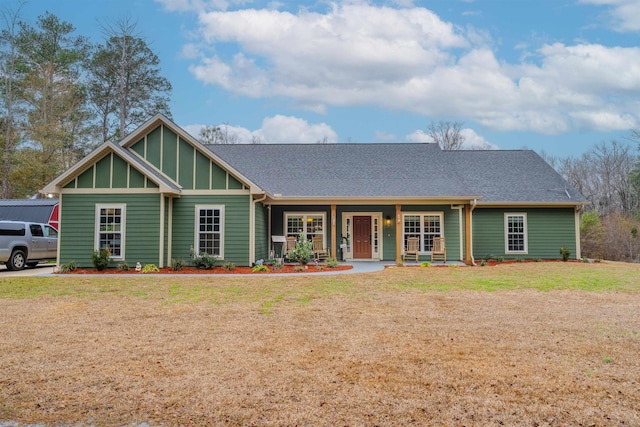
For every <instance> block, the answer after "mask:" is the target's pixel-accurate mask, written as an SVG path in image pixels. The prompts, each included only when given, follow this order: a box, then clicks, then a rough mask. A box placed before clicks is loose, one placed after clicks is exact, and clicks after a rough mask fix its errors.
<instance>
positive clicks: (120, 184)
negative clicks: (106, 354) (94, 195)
mask: <svg viewBox="0 0 640 427" xmlns="http://www.w3.org/2000/svg"><path fill="white" fill-rule="evenodd" d="M128 170H129V163H127V162H125V161H124V160H123V159H122V158H121V157H120V156H113V179H112V184H111V186H112V188H127V187H128V185H127V177H128V176H129V173H128Z"/></svg>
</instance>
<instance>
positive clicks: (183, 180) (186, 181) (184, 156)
mask: <svg viewBox="0 0 640 427" xmlns="http://www.w3.org/2000/svg"><path fill="white" fill-rule="evenodd" d="M193 152H194V148H193V147H192V146H191V145H190V144H189V143H188V142H186V141H184V140H183V139H181V140H180V152H179V157H180V171H179V176H178V184H180V185H182V188H184V189H185V190H192V189H193Z"/></svg>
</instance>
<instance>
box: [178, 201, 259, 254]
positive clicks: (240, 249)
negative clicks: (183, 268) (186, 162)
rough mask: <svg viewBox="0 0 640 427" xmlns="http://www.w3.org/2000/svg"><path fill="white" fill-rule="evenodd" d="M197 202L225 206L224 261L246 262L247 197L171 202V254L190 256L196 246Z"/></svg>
mask: <svg viewBox="0 0 640 427" xmlns="http://www.w3.org/2000/svg"><path fill="white" fill-rule="evenodd" d="M196 205H223V206H224V260H220V261H229V262H232V263H234V264H236V265H249V208H250V199H249V196H248V195H246V196H244V195H243V196H182V197H181V198H179V199H175V200H174V204H173V247H172V253H171V257H172V258H174V259H183V260H189V259H190V251H191V248H192V247H194V245H195V218H196V211H195V206H196Z"/></svg>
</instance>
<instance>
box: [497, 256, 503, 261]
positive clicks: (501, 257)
mask: <svg viewBox="0 0 640 427" xmlns="http://www.w3.org/2000/svg"><path fill="white" fill-rule="evenodd" d="M496 261H498V262H504V257H503V256H499V257H498V258H496Z"/></svg>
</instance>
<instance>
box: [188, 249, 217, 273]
mask: <svg viewBox="0 0 640 427" xmlns="http://www.w3.org/2000/svg"><path fill="white" fill-rule="evenodd" d="M191 259H192V260H193V265H194V266H195V267H196V268H198V269H201V270H209V269H210V268H213V266H215V265H216V261H217V259H218V257H217V256H215V255H211V254H208V253H206V252H200V254H197V253H196V252H195V251H193V250H192V251H191Z"/></svg>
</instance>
